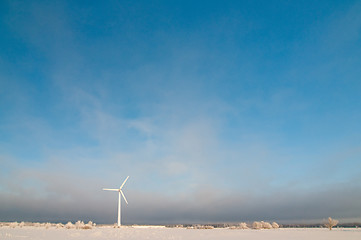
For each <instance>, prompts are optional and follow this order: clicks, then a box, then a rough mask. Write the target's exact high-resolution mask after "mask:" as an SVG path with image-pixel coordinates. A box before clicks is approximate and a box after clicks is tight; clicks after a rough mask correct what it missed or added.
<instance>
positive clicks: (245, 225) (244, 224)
mask: <svg viewBox="0 0 361 240" xmlns="http://www.w3.org/2000/svg"><path fill="white" fill-rule="evenodd" d="M239 228H240V229H248V226H247V223H245V222H241V223H240V224H239Z"/></svg>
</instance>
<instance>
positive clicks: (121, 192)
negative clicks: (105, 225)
mask: <svg viewBox="0 0 361 240" xmlns="http://www.w3.org/2000/svg"><path fill="white" fill-rule="evenodd" d="M128 178H129V176H128V177H127V178H126V179H125V180H124V182H123V184H122V185H121V186H120V188H119V189H112V188H103V190H106V191H114V192H118V194H119V200H118V227H119V226H120V225H121V224H120V221H121V219H120V210H121V209H120V203H121V200H122V199H121V197H120V194H122V196H123V198H124V201H125V202H126V203H127V204H128V201H127V199H126V198H125V196H124V193H123V191H122V188H123V186H124V184H125V182H126V181H127V180H128Z"/></svg>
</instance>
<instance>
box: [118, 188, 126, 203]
mask: <svg viewBox="0 0 361 240" xmlns="http://www.w3.org/2000/svg"><path fill="white" fill-rule="evenodd" d="M120 193H121V194H122V196H123V198H124V201H125V202H126V203H127V204H128V201H127V199H126V198H125V196H124V193H123V191H122V190H120Z"/></svg>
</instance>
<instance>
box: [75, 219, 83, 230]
mask: <svg viewBox="0 0 361 240" xmlns="http://www.w3.org/2000/svg"><path fill="white" fill-rule="evenodd" d="M83 227H84V222H83V221H80V220H79V221H77V222H76V223H75V228H76V229H82V228H83Z"/></svg>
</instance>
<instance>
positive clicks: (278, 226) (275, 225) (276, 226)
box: [272, 222, 280, 229]
mask: <svg viewBox="0 0 361 240" xmlns="http://www.w3.org/2000/svg"><path fill="white" fill-rule="evenodd" d="M272 227H273V228H276V229H277V228H280V225H278V223H276V222H273V223H272Z"/></svg>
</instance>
